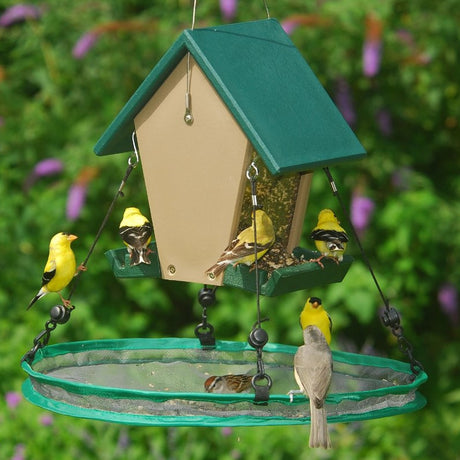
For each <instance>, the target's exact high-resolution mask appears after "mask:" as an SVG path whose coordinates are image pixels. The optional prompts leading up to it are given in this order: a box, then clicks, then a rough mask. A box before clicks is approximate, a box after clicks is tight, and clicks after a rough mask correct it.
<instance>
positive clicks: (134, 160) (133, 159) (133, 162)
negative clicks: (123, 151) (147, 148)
mask: <svg viewBox="0 0 460 460" xmlns="http://www.w3.org/2000/svg"><path fill="white" fill-rule="evenodd" d="M131 142H132V143H133V150H134V152H133V153H132V154H131V155H130V157H129V158H128V165H129V166H131V167H132V168H135V167H136V166H137V164H138V163H139V152H138V151H137V145H136V144H137V136H136V131H133V133H132V134H131Z"/></svg>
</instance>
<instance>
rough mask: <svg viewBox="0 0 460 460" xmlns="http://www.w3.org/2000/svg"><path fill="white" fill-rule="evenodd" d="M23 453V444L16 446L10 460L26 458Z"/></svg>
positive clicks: (24, 448)
mask: <svg viewBox="0 0 460 460" xmlns="http://www.w3.org/2000/svg"><path fill="white" fill-rule="evenodd" d="M25 453H26V446H25V445H24V444H17V445H16V448H15V450H14V455H13V456H12V457H11V460H24V459H25V458H26V456H25Z"/></svg>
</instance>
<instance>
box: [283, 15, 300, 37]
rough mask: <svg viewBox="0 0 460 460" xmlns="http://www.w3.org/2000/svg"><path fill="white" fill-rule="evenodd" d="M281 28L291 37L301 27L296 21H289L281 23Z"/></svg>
mask: <svg viewBox="0 0 460 460" xmlns="http://www.w3.org/2000/svg"><path fill="white" fill-rule="evenodd" d="M281 27H282V28H283V29H284V31H285V32H286V33H287V34H288V35H291V34H292V33H293V32H294V30H296V29H297V27H299V22H298V21H295V20H294V19H287V20H286V21H283V22H282V23H281Z"/></svg>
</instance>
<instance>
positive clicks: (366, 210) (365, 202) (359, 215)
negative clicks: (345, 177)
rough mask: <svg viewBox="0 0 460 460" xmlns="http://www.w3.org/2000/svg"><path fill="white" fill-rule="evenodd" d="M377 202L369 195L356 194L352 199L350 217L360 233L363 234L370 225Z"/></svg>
mask: <svg viewBox="0 0 460 460" xmlns="http://www.w3.org/2000/svg"><path fill="white" fill-rule="evenodd" d="M374 209H375V203H374V202H373V201H372V200H371V199H370V198H368V197H365V196H362V195H359V194H354V195H353V198H352V200H351V211H350V219H351V223H352V224H353V227H354V228H355V230H356V232H357V233H358V235H360V236H363V235H364V233H365V232H366V230H367V227H368V226H369V222H370V220H371V217H372V214H373V212H374Z"/></svg>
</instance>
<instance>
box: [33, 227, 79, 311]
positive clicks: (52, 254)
mask: <svg viewBox="0 0 460 460" xmlns="http://www.w3.org/2000/svg"><path fill="white" fill-rule="evenodd" d="M76 239H77V237H76V236H75V235H72V234H70V233H65V232H60V233H57V234H56V235H54V236H53V238H51V241H50V245H49V255H48V260H47V262H46V265H45V268H44V270H43V277H42V286H41V288H40V290H39V291H38V293H37V295H36V296H35V297H34V298H33V299H32V300H31V301H30V303H29V306H28V307H27V310H28V309H29V308H30V307H32V305H33V304H34V303H35V302H36V301H37V300H38V299H40V298H41V297H43V296H44V295H46V294H48V293H49V292H57V293H58V294H59V296H60V297H61V300H62V303H63V304H64V306H65V307H66V308H69V307H70V301H69V300H66V299H64V298H63V297H62V295H61V292H60V291H61V290H62V289H64V288H65V287H66V286H67V285H68V284H69V283H70V281H71V280H72V278H73V277H74V276H75V275H76V265H77V264H76V261H75V254H74V253H73V251H72V249H71V247H70V244H71V243H72V241H74V240H76ZM78 269H79V270H86V268H85V267H83V266H80V267H78Z"/></svg>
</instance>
